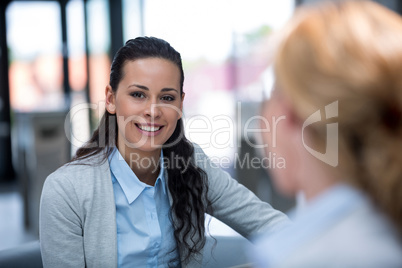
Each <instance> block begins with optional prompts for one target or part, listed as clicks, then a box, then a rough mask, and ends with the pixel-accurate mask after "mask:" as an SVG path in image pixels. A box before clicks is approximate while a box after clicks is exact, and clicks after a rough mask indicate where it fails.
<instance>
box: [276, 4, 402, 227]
mask: <svg viewBox="0 0 402 268" xmlns="http://www.w3.org/2000/svg"><path fill="white" fill-rule="evenodd" d="M282 38H283V39H282V41H281V44H280V45H279V47H278V50H277V53H276V56H275V57H276V58H275V62H274V65H275V73H276V78H277V84H278V87H279V89H280V90H281V92H283V94H284V95H285V96H286V97H287V98H288V100H289V101H290V102H291V105H292V107H293V109H294V113H295V116H296V117H298V118H299V119H300V120H305V119H306V118H307V117H308V116H309V115H311V114H312V113H313V112H314V111H316V110H319V109H322V108H324V107H325V106H326V105H328V104H330V103H332V102H334V101H338V105H339V114H338V118H336V120H337V122H338V125H339V133H338V135H339V136H338V137H339V140H338V144H339V165H338V167H337V168H336V169H334V170H336V172H339V174H341V175H342V178H344V179H345V180H346V181H347V182H348V183H351V184H353V185H354V186H356V187H358V188H360V189H362V190H363V191H365V192H366V193H367V194H368V195H369V196H370V197H371V198H372V199H373V200H374V202H375V204H377V205H378V206H379V208H380V209H381V210H382V211H383V212H385V213H386V214H387V215H388V216H389V218H391V219H392V220H393V221H394V222H395V224H396V226H397V228H398V229H399V231H402V123H401V122H402V120H401V113H402V18H401V17H400V16H399V15H397V14H396V13H394V12H392V11H390V10H388V9H386V8H384V7H382V6H380V5H379V4H376V3H374V2H370V1H338V2H335V3H334V2H327V3H324V4H321V5H318V6H312V7H304V8H301V9H300V10H298V11H296V13H295V16H294V17H293V19H292V20H291V21H290V22H289V23H288V24H287V26H286V27H285V29H284V36H283V37H282ZM322 126H323V125H321V126H320V124H313V125H311V126H310V127H309V129H308V131H309V133H310V134H311V136H312V137H313V139H312V142H313V143H314V145H316V146H318V147H320V148H323V146H324V145H325V142H326V129H325V128H323V127H322ZM324 148H325V146H324Z"/></svg>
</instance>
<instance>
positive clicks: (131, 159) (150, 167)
mask: <svg viewBox="0 0 402 268" xmlns="http://www.w3.org/2000/svg"><path fill="white" fill-rule="evenodd" d="M123 148H124V149H123V150H124V151H123V150H121V149H120V147H119V148H118V149H119V151H120V154H121V155H122V156H123V158H124V160H125V161H126V162H127V164H128V165H129V166H130V168H131V170H132V171H133V172H134V173H135V175H136V176H137V178H138V179H139V180H140V181H142V182H143V183H146V184H148V185H152V186H153V185H155V182H156V179H157V178H158V175H159V172H160V164H159V163H160V155H161V149H157V150H154V151H141V150H138V149H136V148H128V147H123Z"/></svg>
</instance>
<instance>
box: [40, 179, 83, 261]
mask: <svg viewBox="0 0 402 268" xmlns="http://www.w3.org/2000/svg"><path fill="white" fill-rule="evenodd" d="M82 224H83V222H82V213H81V210H80V205H79V201H78V198H77V195H76V192H75V190H74V187H73V185H72V184H71V182H70V181H69V180H68V178H66V177H64V176H63V174H59V173H58V172H57V171H56V172H55V173H53V174H51V175H50V176H49V177H48V178H47V179H46V181H45V184H44V186H43V190H42V196H41V203H40V228H39V229H40V230H39V233H40V245H41V254H42V261H43V266H44V267H74V268H76V267H85V258H84V246H83V228H82Z"/></svg>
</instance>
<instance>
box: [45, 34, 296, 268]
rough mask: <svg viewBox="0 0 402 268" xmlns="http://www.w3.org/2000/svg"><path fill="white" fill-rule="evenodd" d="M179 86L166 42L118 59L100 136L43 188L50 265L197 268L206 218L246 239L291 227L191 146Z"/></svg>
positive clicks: (141, 42)
mask: <svg viewBox="0 0 402 268" xmlns="http://www.w3.org/2000/svg"><path fill="white" fill-rule="evenodd" d="M183 82H184V74H183V67H182V62H181V57H180V54H179V53H178V52H177V51H176V50H174V49H173V48H172V47H171V46H170V45H169V43H167V42H166V41H164V40H161V39H157V38H153V37H139V38H136V39H133V40H129V41H127V43H126V45H125V46H123V47H122V48H121V49H120V50H119V51H118V52H117V54H116V55H115V57H114V60H113V63H112V67H111V73H110V82H109V85H107V86H106V90H105V94H106V111H105V114H104V116H103V117H102V119H101V122H100V125H99V127H98V129H97V130H96V131H95V132H94V134H93V136H92V137H91V139H90V140H89V141H88V142H87V143H86V144H85V145H84V146H83V147H81V148H80V149H78V151H77V153H76V155H75V157H74V158H73V160H72V161H71V162H70V163H69V164H67V165H65V166H63V167H61V168H59V169H58V170H57V171H56V172H54V173H53V174H51V175H50V176H49V177H48V178H47V180H46V182H45V185H44V188H43V191H42V200H41V215H40V220H41V223H40V238H41V251H42V258H43V263H44V266H45V267H55V266H57V267H117V266H118V267H167V266H169V267H200V266H201V264H202V262H203V251H202V250H203V248H204V245H205V242H206V238H205V225H204V222H205V213H209V214H211V215H212V216H215V217H216V218H218V219H219V220H221V221H223V222H224V223H226V224H228V225H229V226H230V227H232V228H233V229H235V230H236V231H237V232H239V233H240V234H242V235H243V236H246V237H252V236H255V235H256V234H257V233H259V232H262V231H264V232H266V231H271V232H273V231H275V230H278V229H281V228H282V227H284V226H285V225H287V224H288V219H287V217H286V216H285V215H284V214H283V213H281V212H279V211H276V210H274V209H273V208H272V207H271V206H270V205H269V204H267V203H264V202H262V201H261V200H259V199H258V198H257V197H256V196H255V195H254V194H253V193H252V192H250V191H249V190H248V189H246V188H245V187H244V186H242V185H240V184H238V183H237V181H235V180H234V179H232V178H231V177H230V175H229V174H228V173H226V172H224V171H222V170H221V169H220V168H218V167H216V166H214V165H213V164H212V163H211V161H210V159H209V158H208V157H207V156H206V155H205V154H204V152H203V151H202V150H201V149H200V148H199V147H198V146H197V145H195V144H192V143H190V142H189V141H188V140H187V138H186V137H185V135H184V129H183V122H182V108H183V100H184V92H183Z"/></svg>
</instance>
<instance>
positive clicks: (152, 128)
mask: <svg viewBox="0 0 402 268" xmlns="http://www.w3.org/2000/svg"><path fill="white" fill-rule="evenodd" d="M136 125H137V127H138V128H139V129H141V130H143V131H147V132H156V131H158V130H160V129H161V128H162V126H144V125H138V124H136Z"/></svg>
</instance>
